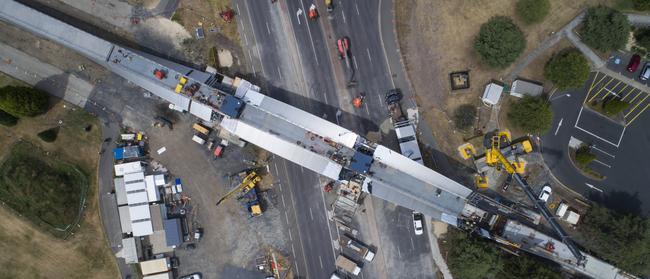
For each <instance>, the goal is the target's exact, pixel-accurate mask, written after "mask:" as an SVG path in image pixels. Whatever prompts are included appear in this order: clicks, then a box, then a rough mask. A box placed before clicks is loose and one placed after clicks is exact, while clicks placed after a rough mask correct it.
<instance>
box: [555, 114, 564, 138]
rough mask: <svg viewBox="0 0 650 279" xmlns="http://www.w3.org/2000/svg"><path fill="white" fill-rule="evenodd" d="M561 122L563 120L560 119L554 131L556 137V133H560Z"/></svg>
mask: <svg viewBox="0 0 650 279" xmlns="http://www.w3.org/2000/svg"><path fill="white" fill-rule="evenodd" d="M562 121H564V118H562V119H560V122H559V123H557V129H555V135H556V136H557V132H559V131H560V127H562Z"/></svg>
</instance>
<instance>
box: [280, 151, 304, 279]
mask: <svg viewBox="0 0 650 279" xmlns="http://www.w3.org/2000/svg"><path fill="white" fill-rule="evenodd" d="M282 164H283V165H284V172H285V177H286V179H287V182H288V183H289V185H291V181H290V180H289V171H288V168H287V161H282ZM289 198H290V199H291V207H292V208H293V217H294V218H295V220H296V224H298V214H297V213H296V212H298V211H297V210H296V202H295V201H294V199H293V191H291V190H290V191H289ZM298 240H299V241H300V249H301V251H302V261H303V263H304V265H305V266H307V260H306V258H307V256H305V246H304V244H303V243H302V236H301V234H300V230H298ZM305 272H306V273H307V278H309V269H307V270H306V271H305ZM296 273H298V269H297V268H296Z"/></svg>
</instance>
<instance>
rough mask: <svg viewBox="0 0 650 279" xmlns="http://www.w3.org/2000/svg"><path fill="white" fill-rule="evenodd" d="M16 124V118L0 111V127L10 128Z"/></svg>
mask: <svg viewBox="0 0 650 279" xmlns="http://www.w3.org/2000/svg"><path fill="white" fill-rule="evenodd" d="M17 123H18V118H16V117H14V116H13V115H11V114H8V113H6V112H4V111H2V110H0V125H4V126H7V127H11V126H14V125H16V124H17Z"/></svg>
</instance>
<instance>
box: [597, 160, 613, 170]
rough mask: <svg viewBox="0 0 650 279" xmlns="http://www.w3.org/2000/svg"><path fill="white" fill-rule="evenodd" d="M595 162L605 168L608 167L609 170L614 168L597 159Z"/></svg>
mask: <svg viewBox="0 0 650 279" xmlns="http://www.w3.org/2000/svg"><path fill="white" fill-rule="evenodd" d="M594 162H596V163H599V164H601V165H603V166H606V167H607V168H610V169H611V168H612V166H610V165H608V164H605V163H603V162H601V161H598V160H596V159H594Z"/></svg>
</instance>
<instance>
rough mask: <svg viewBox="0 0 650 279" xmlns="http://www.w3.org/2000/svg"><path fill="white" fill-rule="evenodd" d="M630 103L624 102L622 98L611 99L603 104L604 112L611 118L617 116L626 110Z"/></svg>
mask: <svg viewBox="0 0 650 279" xmlns="http://www.w3.org/2000/svg"><path fill="white" fill-rule="evenodd" d="M629 105H630V103H628V102H625V101H622V100H621V98H611V99H607V100H605V101H604V102H603V111H604V112H605V114H607V115H609V116H613V115H616V114H618V113H620V112H621V111H623V110H624V109H626V108H627V107H628V106H629Z"/></svg>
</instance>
